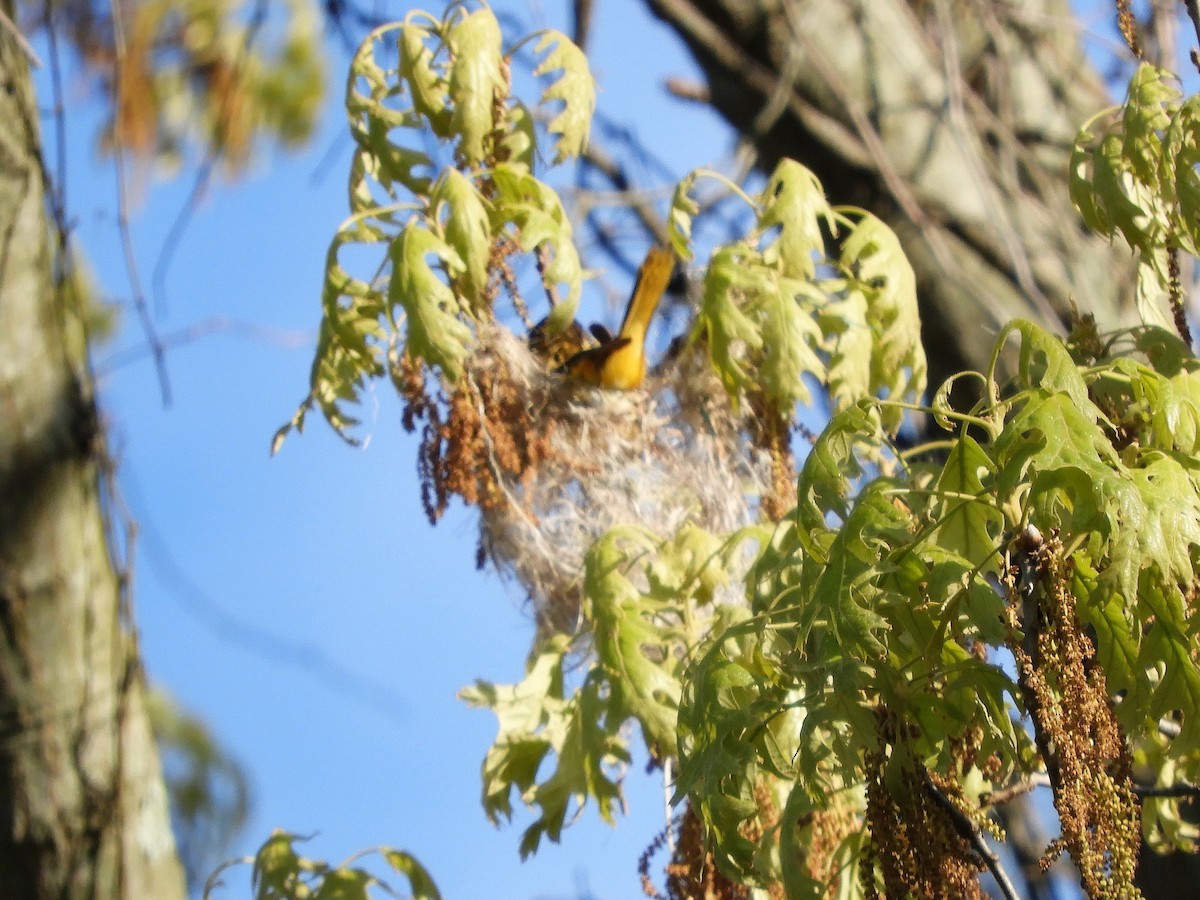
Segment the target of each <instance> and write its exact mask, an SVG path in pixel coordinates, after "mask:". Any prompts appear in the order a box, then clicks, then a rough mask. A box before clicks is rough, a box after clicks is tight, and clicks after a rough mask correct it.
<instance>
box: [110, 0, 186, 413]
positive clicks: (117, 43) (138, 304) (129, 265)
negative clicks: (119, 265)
mask: <svg viewBox="0 0 1200 900" xmlns="http://www.w3.org/2000/svg"><path fill="white" fill-rule="evenodd" d="M110 9H111V10H112V19H113V45H114V49H115V51H116V54H115V57H114V59H113V105H114V107H115V108H116V124H115V126H114V128H113V161H114V163H115V167H116V173H117V231H118V232H119V234H120V235H121V251H122V253H123V254H124V256H125V272H126V275H127V276H128V278H129V289H130V290H131V291H132V293H133V306H134V309H136V310H137V315H138V320H139V321H140V322H141V326H142V331H143V332H144V333H145V335H146V341H147V343H148V344H149V345H150V348H151V350H152V351H153V354H154V368H155V371H156V372H157V373H158V386H159V391H160V392H161V393H162V399H163V406H170V405H171V383H170V381H169V380H168V378H167V359H166V354H165V353H164V351H163V346H162V341H160V340H159V337H158V333H157V332H156V331H155V328H154V321H153V319H152V318H151V317H150V309H149V307H148V306H147V305H146V294H145V291H143V290H142V280H141V276H140V275H139V274H138V264H137V254H136V253H135V252H134V249H133V235H132V233H131V231H130V227H129V188H128V184H127V183H126V177H125V137H124V129H123V118H122V110H121V95H122V91H123V83H124V77H125V76H124V71H125V23H124V21H123V20H122V18H121V4H120V0H111V2H110Z"/></svg>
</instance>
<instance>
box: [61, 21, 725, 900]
mask: <svg viewBox="0 0 1200 900" xmlns="http://www.w3.org/2000/svg"><path fill="white" fill-rule="evenodd" d="M533 6H534V8H536V5H533ZM562 6H563V5H562V4H558V3H555V4H546V5H545V12H546V13H547V14H551V15H552V24H555V25H557V26H558V27H563V28H565V22H564V21H554V20H553V19H554V17H556V16H559V15H560V14H561V7H562ZM428 8H431V9H432V10H433V11H435V12H438V13H439V14H440V9H439V8H437V7H434V6H433V5H432V4H430V5H429V6H428ZM498 8H499V9H500V10H501V11H503V10H504V8H505V6H504V5H503V4H498ZM513 8H514V9H516V10H517V11H518V12H519V13H520V14H522V15H523V16H525V17H526V18H527V19H528V17H529V13H528V9H529V7H528V6H526V5H525V4H520V5H519V6H516V7H513ZM595 16H596V19H595V25H594V29H593V34H592V46H591V48H590V50H591V53H592V57H593V60H594V66H595V74H596V76H597V78H598V80H599V83H600V86H601V93H600V95H599V109H600V111H601V112H603V113H605V114H607V115H608V116H609V117H610V118H612V119H615V120H617V121H619V122H622V123H626V124H628V125H630V126H631V127H632V128H633V129H634V130H635V132H636V134H637V135H638V136H639V137H640V139H641V140H642V141H643V142H644V143H645V144H647V145H648V146H651V147H653V148H655V149H656V151H657V152H658V153H659V155H660V156H662V157H664V158H666V159H668V160H669V161H670V164H671V165H672V166H673V168H674V171H675V173H676V174H677V175H682V174H683V173H685V172H686V171H688V170H689V169H691V168H693V167H695V166H699V165H706V164H713V163H717V162H719V161H720V160H721V159H722V158H724V157H725V156H726V155H727V153H728V151H729V150H730V147H731V138H730V136H729V134H728V133H727V132H726V130H725V129H724V128H723V127H722V126H721V125H720V124H719V123H718V122H717V121H716V120H715V118H714V117H713V116H711V115H709V114H706V113H704V112H703V111H702V110H701V109H700V108H699V107H697V106H694V105H685V104H681V103H679V102H675V101H670V100H668V99H667V98H666V96H665V94H664V92H663V90H662V88H661V82H662V79H663V78H664V77H665V76H668V75H676V76H685V77H691V78H695V79H697V80H699V76H698V74H697V72H696V68H695V66H694V64H693V63H692V62H691V60H690V57H688V55H687V54H686V52H685V51H683V50H682V49H681V46H680V44H679V42H678V41H677V39H676V38H675V37H674V35H673V34H672V33H671V32H669V31H668V30H667V29H666V28H664V27H663V26H662V25H660V24H659V23H658V22H657V21H655V20H653V19H651V18H650V17H649V15H648V14H647V13H646V11H645V8H644V6H643V4H642V3H634V2H628V0H611V2H601V3H597V4H595ZM331 58H332V63H331V75H330V84H331V86H332V88H333V90H332V94H333V95H334V96H332V97H331V102H330V105H329V110H328V112H327V115H326V116H325V118H324V122H323V125H322V127H321V129H320V132H319V134H318V136H317V138H316V139H315V140H314V141H313V142H312V144H311V145H310V147H309V149H307V150H306V151H305V152H304V153H302V154H299V155H294V156H289V155H283V154H265V153H264V154H263V155H261V157H260V159H259V160H258V163H257V165H256V166H255V167H254V169H253V171H252V173H251V174H250V176H249V177H248V178H246V179H245V180H243V181H241V182H239V183H237V184H235V185H233V186H222V185H217V186H216V187H215V188H214V189H213V190H211V191H210V192H209V194H208V196H207V198H206V200H205V201H204V203H203V204H202V206H201V207H200V209H199V210H198V211H197V213H196V215H195V218H194V220H193V223H192V225H191V228H190V230H189V231H188V232H187V234H186V236H185V238H184V240H183V243H182V244H181V245H180V246H179V248H178V251H177V253H176V254H175V258H174V264H173V267H172V269H171V273H170V281H169V300H168V303H167V306H166V308H165V310H160V311H159V312H158V315H157V319H156V324H157V327H158V329H159V331H160V332H161V333H163V334H169V333H171V332H174V331H176V330H179V329H187V328H189V327H190V326H193V325H196V324H201V323H207V322H210V321H211V320H212V319H213V318H214V317H221V318H223V319H225V320H228V321H229V322H233V323H237V325H238V327H236V328H233V329H230V330H225V331H220V330H218V331H215V332H213V333H210V334H208V335H206V336H204V337H201V338H199V339H197V340H194V341H190V342H187V343H184V344H182V345H180V346H177V347H175V348H173V349H172V350H171V351H170V354H169V357H168V361H167V368H168V372H169V375H170V381H171V387H172V392H173V402H172V404H171V406H170V407H169V408H166V409H164V408H163V404H162V398H161V395H160V392H159V387H158V382H157V378H156V375H155V371H154V367H153V364H152V362H151V360H150V358H149V357H148V356H141V357H137V358H135V359H134V360H133V361H128V360H129V355H128V354H129V353H131V352H133V353H136V351H137V349H138V348H139V347H142V346H144V336H143V334H142V333H141V331H140V329H139V328H138V326H137V323H136V318H135V316H134V315H133V312H132V309H130V308H129V306H128V304H129V297H130V289H129V280H128V275H127V273H126V271H125V268H124V264H123V261H122V258H121V253H120V247H119V235H118V232H117V228H116V187H115V179H114V174H113V168H112V165H111V162H110V161H108V160H105V159H101V158H100V157H99V156H98V155H97V154H96V153H95V151H94V136H95V126H96V121H97V120H96V110H95V108H94V106H89V105H88V104H87V103H86V102H85V101H86V98H85V97H84V96H82V94H81V92H80V91H79V90H78V89H77V88H78V85H76V88H75V89H72V93H71V97H72V100H71V112H70V115H69V116H68V120H67V126H68V135H67V139H68V140H67V146H68V148H69V150H68V164H67V171H68V193H67V202H68V207H69V213H70V215H71V217H72V218H73V219H74V221H75V228H76V231H75V233H76V237H77V239H78V242H79V245H80V246H81V248H82V249H83V251H84V254H85V256H86V259H87V261H88V264H89V266H90V267H91V268H92V269H93V270H94V272H95V274H96V278H97V280H98V282H99V285H100V286H101V288H102V290H103V292H104V294H105V295H106V296H108V297H110V298H112V299H114V300H115V301H117V302H119V303H121V304H123V305H124V306H125V310H124V327H123V329H122V331H121V332H120V334H119V335H118V337H117V339H116V340H115V342H114V343H113V344H112V345H111V346H107V347H102V348H100V349H99V350H98V351H97V352H96V360H97V364H98V367H99V368H100V370H101V375H102V377H101V382H100V384H101V392H102V404H103V410H104V413H105V416H106V420H107V422H108V424H109V426H110V435H111V446H112V450H113V453H114V455H115V456H116V458H117V462H118V464H119V467H120V474H119V481H120V486H121V489H122V493H123V497H124V500H125V502H126V504H127V505H128V508H129V510H130V512H131V514H132V516H133V518H134V520H136V522H137V523H138V527H139V529H140V536H139V537H138V539H137V542H136V557H135V565H136V591H135V604H136V616H137V621H138V623H139V625H140V629H141V641H142V648H143V652H144V657H145V662H146V666H147V669H148V671H149V674H150V677H151V679H152V680H153V681H155V682H156V683H158V684H160V685H162V686H164V687H166V688H167V689H168V690H169V691H170V692H171V693H172V694H173V695H174V696H175V697H176V698H177V699H178V700H179V702H180V703H181V704H182V705H183V706H184V707H185V708H187V709H188V710H190V711H192V712H194V713H196V714H198V715H199V716H201V717H202V718H203V719H204V720H205V721H206V722H207V723H208V724H209V725H210V727H211V728H212V730H213V732H214V734H215V736H216V737H217V739H218V740H219V741H220V742H221V743H222V744H223V745H225V746H226V747H227V748H228V749H229V750H230V751H231V752H232V753H233V754H234V755H235V756H236V757H237V759H238V760H239V761H240V762H241V763H242V764H243V765H244V766H245V767H246V769H247V770H248V771H249V773H250V776H251V779H252V782H253V792H254V812H253V816H252V818H251V821H250V824H249V826H248V827H247V828H246V830H245V832H244V834H243V836H242V838H241V839H240V840H239V842H238V845H237V846H236V847H235V848H234V852H235V853H238V854H241V853H252V852H253V851H254V849H255V848H256V846H257V845H258V843H260V842H261V841H262V840H264V839H265V838H266V836H267V835H268V833H269V832H270V830H271V829H272V828H274V827H282V828H285V829H288V830H292V831H295V832H299V833H306V834H311V833H317V835H318V836H317V837H316V838H315V839H314V840H313V841H312V842H311V843H310V844H309V845H307V850H308V852H309V853H311V854H312V855H315V856H319V857H322V858H326V859H331V860H336V859H339V858H341V857H342V856H345V855H347V854H349V853H351V852H353V851H355V850H358V849H361V848H364V847H369V846H374V845H379V844H386V845H391V846H396V847H400V848H404V849H407V850H409V851H411V852H412V853H414V854H415V855H417V856H418V857H419V858H420V859H421V860H422V861H423V862H424V863H425V865H426V866H427V867H428V868H429V869H430V871H431V872H432V874H433V876H434V877H435V879H436V880H437V882H438V884H439V886H440V888H441V890H442V893H443V896H445V897H447V898H474V897H481V896H486V897H492V898H498V900H505V898H567V897H572V896H582V895H583V893H584V892H585V890H586V891H590V892H591V895H592V896H594V897H596V898H622V897H637V896H640V895H641V891H640V887H639V883H638V875H637V872H636V864H637V858H638V856H639V855H640V854H641V852H642V851H643V850H644V848H645V847H646V846H647V845H648V844H649V843H650V842H651V841H652V840H653V839H654V837H655V835H656V833H657V832H658V831H659V830H660V829H661V828H662V826H663V821H664V819H663V815H664V814H663V799H662V786H661V783H660V781H659V780H658V777H657V776H646V775H645V774H644V773H643V771H642V768H641V765H640V764H638V763H635V765H634V767H633V768H632V769H631V771H630V773H629V777H628V781H627V794H628V798H629V805H630V814H629V816H628V817H627V818H625V819H624V820H622V821H620V823H619V826H618V828H616V829H615V830H614V829H611V828H609V827H607V826H605V825H603V824H601V823H599V821H598V818H597V816H596V815H595V812H594V810H588V811H586V812H585V813H584V815H583V816H582V818H581V820H580V822H579V823H577V824H576V825H574V826H573V827H572V828H570V829H568V830H567V831H566V832H565V834H564V839H563V841H562V844H561V845H552V844H543V848H542V850H541V852H539V853H538V855H537V856H536V857H534V858H533V859H532V860H530V861H528V862H526V863H524V864H522V863H521V862H520V861H519V859H518V855H517V845H518V841H519V838H520V832H521V830H522V828H523V827H524V826H525V825H527V824H529V822H530V821H531V819H530V818H529V817H528V816H527V815H525V814H524V813H522V812H518V814H517V817H516V820H515V821H514V823H513V825H511V826H509V827H505V828H501V829H495V828H493V827H492V826H491V825H490V824H488V822H487V821H486V819H485V818H484V815H483V811H482V808H481V805H480V798H479V791H480V781H479V766H480V762H481V761H482V758H483V755H484V753H485V752H486V750H487V747H488V745H489V743H490V741H491V740H492V738H493V736H494V734H495V721H494V718H493V717H492V715H491V714H490V713H487V712H484V711H477V710H471V709H468V708H467V707H466V706H465V705H464V704H462V703H461V702H459V701H458V700H457V699H456V698H455V692H456V691H457V690H458V689H459V688H461V687H463V686H465V685H467V684H470V683H471V682H472V681H474V679H476V678H484V679H487V680H491V681H497V682H511V681H514V680H516V679H518V678H519V677H520V676H521V673H522V668H523V662H524V658H525V654H526V652H527V650H528V647H529V642H530V638H531V634H532V625H531V621H530V618H529V616H528V615H527V614H526V613H525V612H524V611H523V609H522V597H521V595H520V593H519V591H517V590H516V589H515V588H514V587H512V586H506V585H504V584H502V583H501V582H500V581H499V580H498V579H497V578H496V577H495V576H494V575H493V574H488V573H479V572H476V571H475V568H474V556H475V544H476V538H475V535H476V519H475V515H474V513H473V512H472V511H470V510H463V509H462V507H461V506H460V505H456V506H454V507H452V508H451V511H450V512H449V514H448V515H447V516H446V517H445V519H444V520H443V521H442V522H441V523H440V524H439V525H438V526H437V527H436V528H430V527H429V525H428V524H427V522H426V521H425V518H424V515H423V513H422V512H421V508H420V503H419V494H418V485H417V482H416V476H415V451H416V445H415V440H414V439H413V437H412V436H410V435H407V434H405V433H403V431H402V430H401V428H400V426H399V407H398V404H397V402H396V400H395V398H394V396H393V395H392V392H391V389H390V388H389V387H388V386H386V385H381V386H379V388H378V389H377V390H376V391H375V392H374V393H373V394H372V395H370V396H369V397H368V399H367V403H366V404H365V405H364V408H363V410H362V412H363V414H364V415H363V418H364V420H365V423H366V424H365V433H367V434H369V436H370V442H369V444H368V446H367V447H366V449H363V450H357V449H353V448H351V447H349V446H347V445H346V444H344V443H343V442H341V441H340V440H339V439H337V438H336V437H335V436H334V435H333V434H332V433H331V432H330V430H329V429H328V428H327V427H326V426H325V425H324V423H323V422H322V421H320V420H319V418H317V417H312V418H311V419H310V426H309V428H308V430H307V433H306V434H304V435H303V436H296V435H293V436H292V437H291V438H289V440H288V442H287V443H286V444H285V446H284V448H283V450H282V452H281V453H280V454H279V455H278V456H277V457H275V458H270V457H269V455H268V447H269V444H270V439H271V436H272V434H273V433H274V431H275V429H276V428H277V427H278V426H279V425H280V424H282V423H283V422H284V421H286V420H287V419H288V418H289V417H290V415H291V414H292V412H293V410H294V408H295V405H296V403H297V402H298V401H299V400H300V399H301V398H302V397H303V396H304V394H305V391H306V384H307V376H308V367H309V363H310V361H311V352H312V347H313V343H314V340H315V333H316V325H317V322H318V318H319V306H318V295H319V290H320V285H321V276H322V267H323V264H324V257H325V251H326V248H327V245H328V242H329V238H330V236H331V235H332V233H333V231H334V229H335V228H336V226H337V224H338V223H339V222H340V221H341V220H342V219H343V218H344V217H345V214H346V206H345V188H344V182H345V175H344V173H345V170H346V165H347V163H348V160H349V141H348V139H347V138H345V137H344V136H343V130H344V120H343V118H342V116H341V113H340V109H339V106H338V99H339V98H338V96H337V95H338V94H339V93H340V85H341V83H342V80H343V77H344V67H345V58H344V55H343V54H342V53H341V52H340V50H338V48H336V47H334V48H332V57H331ZM39 90H40V91H41V95H42V102H43V106H46V105H48V102H49V100H48V97H49V92H48V85H47V78H46V75H45V73H44V72H43V73H42V74H41V75H39ZM47 127H49V126H48V125H47ZM48 138H49V135H48ZM189 188H190V181H189V180H188V179H187V178H186V177H184V178H176V179H174V180H165V181H160V180H158V179H155V178H149V179H147V180H146V182H145V184H144V186H143V189H142V191H141V201H140V204H139V207H138V209H137V213H136V218H135V221H134V223H133V237H134V241H135V244H136V246H137V248H138V254H139V257H138V263H139V267H140V270H141V275H142V278H143V280H145V281H146V282H147V283H148V282H149V277H150V273H151V271H152V269H153V266H154V263H155V259H156V256H157V253H158V251H159V247H160V245H161V242H162V239H163V236H164V235H165V234H166V232H167V230H168V228H169V227H170V225H171V222H172V220H173V218H174V216H175V215H176V213H177V211H178V210H179V208H180V206H181V205H182V204H183V202H184V200H185V198H186V196H187V193H188V190H189ZM584 304H585V306H584V310H583V316H584V317H587V318H593V319H602V318H603V319H605V320H606V321H609V322H612V321H613V319H614V317H615V316H616V312H615V311H614V310H612V309H606V308H604V306H603V300H602V294H601V292H600V291H598V290H593V291H591V292H590V293H587V294H585V300H584ZM251 325H252V326H254V328H255V329H257V331H258V332H259V333H258V334H257V335H256V336H255V335H248V334H246V333H245V329H244V328H242V327H241V326H251ZM122 359H123V360H125V362H124V363H123V364H121V365H119V366H117V367H115V368H112V367H110V366H109V365H108V364H107V363H106V360H122ZM214 609H215V610H217V612H215V613H214V612H213V610H214ZM229 621H235V622H237V623H239V625H238V628H236V629H234V630H233V631H231V630H230V629H228V628H226V627H224V625H223V624H222V623H227V622H229ZM254 633H262V634H265V635H267V636H269V637H267V638H252V639H251V640H249V641H247V640H246V638H247V637H248V636H251V637H252V635H253V634H254ZM250 645H253V646H250ZM659 862H660V863H661V860H659ZM248 875H249V873H248V870H242V871H240V872H239V871H234V872H233V873H231V874H230V876H229V878H228V879H227V881H228V883H229V884H230V888H229V889H227V890H226V891H225V892H224V893H223V894H221V895H219V896H228V897H243V896H248V895H249V888H248Z"/></svg>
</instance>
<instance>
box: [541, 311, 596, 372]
mask: <svg viewBox="0 0 1200 900" xmlns="http://www.w3.org/2000/svg"><path fill="white" fill-rule="evenodd" d="M549 318H550V317H549V316H547V317H546V318H545V319H542V321H540V322H538V323H537V324H536V325H534V326H533V328H532V329H530V331H529V337H528V342H529V350H530V352H532V353H533V355H534V356H536V357H537V358H538V359H540V360H541V361H542V365H543V366H545V367H546V369H547V370H549V371H551V372H555V371H560V370H561V369H562V367H563V366H564V365H565V364H566V362H567V360H569V359H571V358H572V357H573V356H575V355H576V354H577V353H579V352H580V351H581V350H583V349H584V348H585V347H587V343H586V341H587V339H586V338H585V337H584V333H583V328H582V326H580V324H579V323H578V322H572V323H571V324H570V325H568V326H567V327H566V328H564V329H563V330H562V331H560V332H558V333H557V334H553V335H551V334H547V333H546V323H547V321H548V320H549Z"/></svg>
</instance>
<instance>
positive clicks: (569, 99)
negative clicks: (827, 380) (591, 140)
mask: <svg viewBox="0 0 1200 900" xmlns="http://www.w3.org/2000/svg"><path fill="white" fill-rule="evenodd" d="M551 45H553V46H554V49H553V50H551V51H550V52H549V53H548V54H546V57H545V59H543V60H542V62H541V63H540V64H539V65H538V67H537V68H536V69H534V71H533V74H534V75H545V74H546V73H547V72H556V71H561V72H562V75H560V76H559V77H558V78H557V79H556V80H555V81H554V82H553V83H552V84H551V85H550V87H548V88H546V92H545V93H544V94H542V100H541V102H542V103H543V104H545V103H550V102H551V101H554V100H561V101H562V104H563V105H562V109H561V110H560V111H559V113H558V115H556V116H555V117H554V118H553V119H551V120H550V123H549V124H548V125H547V126H546V130H547V131H549V132H550V133H551V134H557V135H558V140H557V141H555V143H554V163H555V164H556V165H557V164H558V163H561V162H562V161H563V160H565V159H570V158H572V157H576V156H578V155H579V154H580V153H582V152H583V149H584V147H586V146H587V140H588V132H589V131H590V129H591V127H592V116H593V115H594V114H595V112H596V82H595V80H594V79H593V78H592V73H591V70H590V69H589V68H588V61H587V56H585V55H584V53H583V51H582V50H580V49H579V48H578V47H576V46H575V44H574V43H572V41H571V40H570V38H568V37H567V36H566V35H565V34H563V33H562V32H559V31H554V30H549V31H547V32H546V33H545V34H543V35H542V39H541V40H540V41H538V43H537V46H536V47H534V53H541V52H542V51H543V50H545V49H546V48H547V47H549V46H551Z"/></svg>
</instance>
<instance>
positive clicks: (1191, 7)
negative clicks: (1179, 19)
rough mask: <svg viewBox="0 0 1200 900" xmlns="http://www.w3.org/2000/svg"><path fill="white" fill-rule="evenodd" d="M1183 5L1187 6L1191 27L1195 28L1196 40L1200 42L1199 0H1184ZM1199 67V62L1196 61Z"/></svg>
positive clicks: (1193, 56) (1194, 52)
mask: <svg viewBox="0 0 1200 900" xmlns="http://www.w3.org/2000/svg"><path fill="white" fill-rule="evenodd" d="M1184 5H1185V6H1186V7H1187V11H1188V18H1190V19H1191V20H1192V27H1193V28H1195V29H1196V41H1197V43H1200V0H1185V2H1184ZM1195 55H1196V51H1195V50H1194V49H1193V50H1192V58H1193V59H1195ZM1197 67H1198V68H1200V63H1197Z"/></svg>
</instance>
